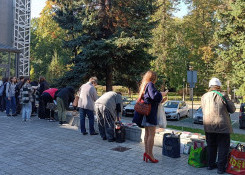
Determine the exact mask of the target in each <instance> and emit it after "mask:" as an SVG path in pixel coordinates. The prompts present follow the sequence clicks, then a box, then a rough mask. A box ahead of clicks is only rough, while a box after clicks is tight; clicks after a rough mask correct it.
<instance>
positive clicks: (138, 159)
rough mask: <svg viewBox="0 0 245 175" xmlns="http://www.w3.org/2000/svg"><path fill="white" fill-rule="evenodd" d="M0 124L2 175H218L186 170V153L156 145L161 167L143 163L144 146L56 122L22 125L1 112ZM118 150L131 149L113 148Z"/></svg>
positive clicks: (39, 121)
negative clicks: (176, 154)
mask: <svg viewBox="0 0 245 175" xmlns="http://www.w3.org/2000/svg"><path fill="white" fill-rule="evenodd" d="M0 123H1V127H0V133H1V139H0V175H3V174H4V175H5V174H7V175H8V174H13V175H15V174H16V175H17V174H18V175H29V174H33V175H42V174H43V175H49V174H54V175H55V174H57V175H63V174H64V175H70V174H71V175H76V174H79V175H86V174H91V175H94V174H101V175H102V174H103V175H110V174H115V175H117V174H118V175H119V174H121V175H137V174H139V175H142V174H144V175H147V174H154V175H157V174H161V175H162V174H166V175H178V174H186V175H192V174H193V175H208V174H216V170H212V171H207V170H206V168H200V169H199V168H193V167H191V166H189V165H188V164H187V160H188V157H187V156H186V155H181V158H178V159H172V158H168V157H165V156H162V154H161V151H162V149H161V148H159V147H154V152H155V156H156V158H157V159H159V163H157V164H153V163H145V162H143V160H142V155H143V152H144V146H143V144H142V143H137V142H132V141H126V142H125V143H114V142H113V143H109V142H107V141H103V140H102V139H101V138H100V137H99V136H90V135H86V136H83V135H81V133H80V132H79V131H78V129H77V128H76V127H72V126H59V124H58V122H54V123H52V122H48V121H47V120H39V119H38V118H37V117H34V118H32V121H30V122H21V117H20V116H18V117H7V116H6V115H5V114H3V113H0ZM117 146H123V147H128V148H131V149H130V150H128V151H125V152H117V151H113V150H111V149H112V148H115V147H117Z"/></svg>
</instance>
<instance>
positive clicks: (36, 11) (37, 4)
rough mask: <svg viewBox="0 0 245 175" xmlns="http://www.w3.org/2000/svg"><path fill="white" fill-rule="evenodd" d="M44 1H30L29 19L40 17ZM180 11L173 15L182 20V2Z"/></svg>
mask: <svg viewBox="0 0 245 175" xmlns="http://www.w3.org/2000/svg"><path fill="white" fill-rule="evenodd" d="M45 2H46V0H31V18H36V17H39V16H40V12H41V11H42V9H43V8H44V7H45V5H46V4H45ZM179 7H180V11H178V12H176V13H175V14H174V15H175V16H176V17H179V18H182V17H183V16H184V15H186V14H187V12H188V10H187V6H186V5H185V4H184V3H183V2H182V3H181V4H180V5H179Z"/></svg>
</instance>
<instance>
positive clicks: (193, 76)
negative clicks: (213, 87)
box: [187, 71, 197, 88]
mask: <svg viewBox="0 0 245 175" xmlns="http://www.w3.org/2000/svg"><path fill="white" fill-rule="evenodd" d="M187 82H188V83H189V84H190V88H195V84H196V83H197V71H187Z"/></svg>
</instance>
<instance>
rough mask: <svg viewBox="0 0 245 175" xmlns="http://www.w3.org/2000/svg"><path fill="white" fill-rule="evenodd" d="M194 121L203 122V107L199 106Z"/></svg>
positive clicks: (196, 122)
mask: <svg viewBox="0 0 245 175" xmlns="http://www.w3.org/2000/svg"><path fill="white" fill-rule="evenodd" d="M193 123H195V124H203V113H202V108H201V107H199V108H198V109H197V110H196V112H195V114H194V116H193Z"/></svg>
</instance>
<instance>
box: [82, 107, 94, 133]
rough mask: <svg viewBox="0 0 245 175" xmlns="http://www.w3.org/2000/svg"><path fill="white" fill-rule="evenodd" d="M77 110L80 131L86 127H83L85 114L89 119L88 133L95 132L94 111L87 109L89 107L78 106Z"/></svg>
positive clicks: (83, 131)
mask: <svg viewBox="0 0 245 175" xmlns="http://www.w3.org/2000/svg"><path fill="white" fill-rule="evenodd" d="M79 112H80V127H81V133H85V132H86V128H85V117H86V115H87V116H88V120H89V133H90V134H93V133H95V130H94V112H93V111H91V110H89V109H84V108H80V109H79Z"/></svg>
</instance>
